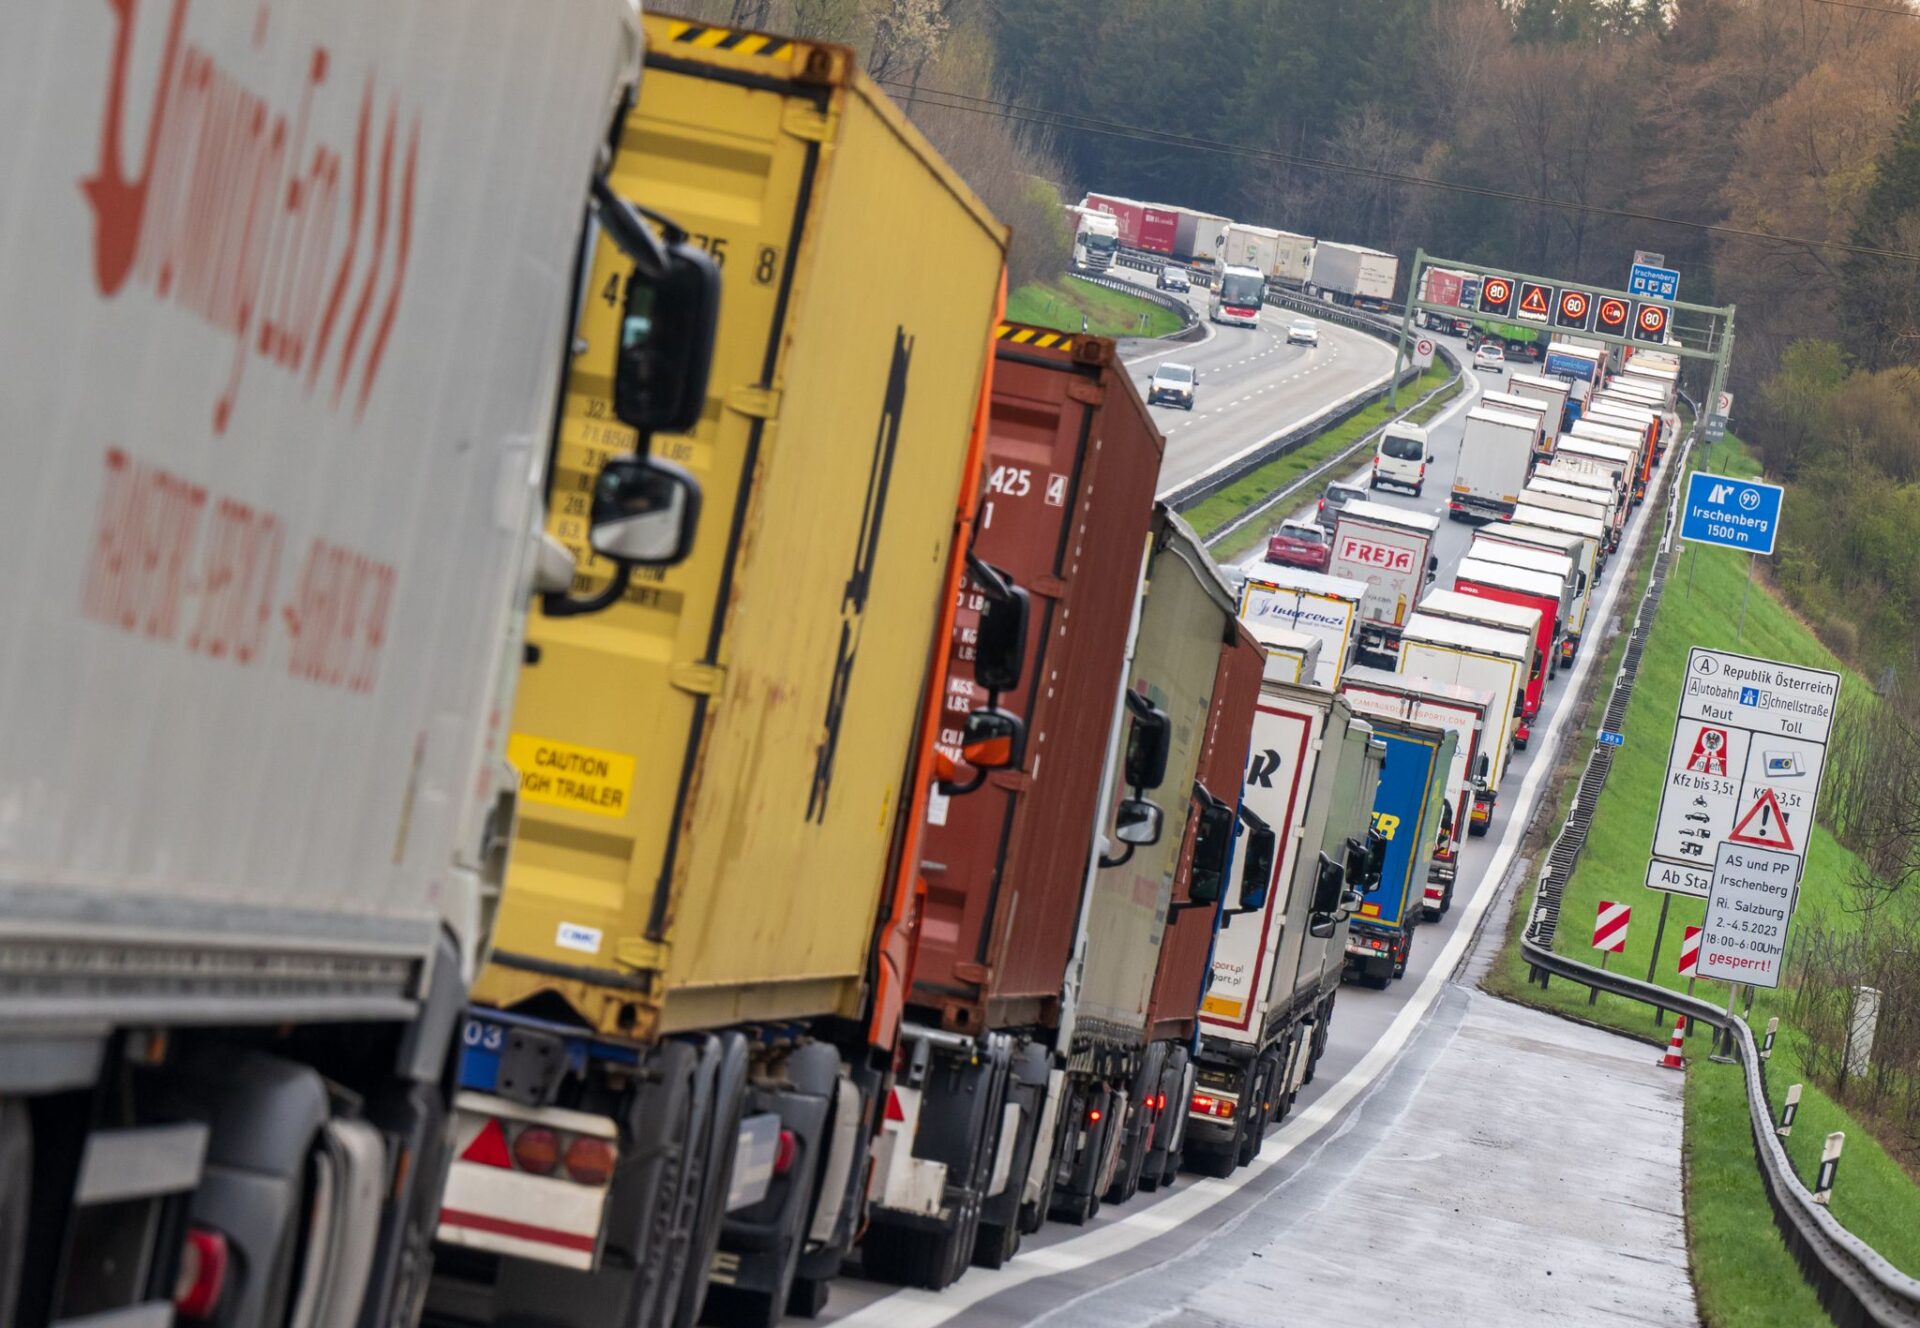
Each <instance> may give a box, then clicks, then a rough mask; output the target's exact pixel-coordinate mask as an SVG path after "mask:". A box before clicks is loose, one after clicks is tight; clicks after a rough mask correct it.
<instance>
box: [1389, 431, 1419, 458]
mask: <svg viewBox="0 0 1920 1328" xmlns="http://www.w3.org/2000/svg"><path fill="white" fill-rule="evenodd" d="M1380 450H1381V451H1382V452H1384V453H1386V454H1387V455H1388V456H1390V457H1392V458H1393V459H1394V460H1395V461H1418V460H1420V455H1421V453H1422V452H1423V451H1425V449H1424V448H1422V447H1421V446H1420V444H1419V443H1418V442H1417V441H1415V440H1414V439H1412V438H1395V437H1393V436H1391V435H1389V436H1388V437H1386V438H1384V439H1382V440H1381V442H1380Z"/></svg>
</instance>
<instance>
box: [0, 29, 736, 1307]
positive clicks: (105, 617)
mask: <svg viewBox="0 0 1920 1328" xmlns="http://www.w3.org/2000/svg"><path fill="white" fill-rule="evenodd" d="M165 8H166V11H167V12H164V13H155V12H152V11H155V10H158V9H160V7H158V6H145V7H143V8H142V10H141V12H140V14H139V15H138V21H137V20H136V14H135V6H133V5H130V4H120V5H111V6H109V5H99V6H68V5H55V6H48V5H24V6H14V7H12V8H10V10H9V13H8V40H7V41H6V43H5V44H4V46H0V76H4V79H5V83H6V86H7V87H8V88H9V89H10V90H12V93H13V106H12V109H11V111H10V113H9V114H8V115H7V116H6V117H5V119H4V121H0V162H4V163H5V167H6V176H7V180H8V183H9V187H10V190H11V191H12V192H11V198H12V199H13V200H14V202H15V206H12V207H10V208H8V209H7V210H6V212H5V215H4V218H3V219H0V351H4V355H5V359H6V364H7V373H8V388H7V391H6V392H5V393H4V394H0V424H4V428H0V440H4V441H0V449H4V451H5V453H6V457H5V462H4V469H5V474H6V481H5V483H4V484H0V518H4V519H3V520H0V548H3V549H4V550H5V552H6V559H7V562H6V566H7V569H8V576H7V579H6V583H5V584H6V589H5V590H4V591H0V597H4V602H5V603H6V605H7V608H8V610H9V612H8V613H7V615H6V619H5V621H6V623H7V628H6V631H5V634H4V635H5V645H4V650H5V656H6V659H7V669H6V675H5V682H4V684H0V730H3V731H4V732H5V733H6V735H7V741H6V743H5V746H4V750H0V798H3V799H4V803H5V805H6V806H7V808H8V809H9V810H8V829H7V832H6V834H5V836H4V840H3V842H0V931H4V932H5V933H6V934H7V935H8V936H9V937H11V938H12V940H11V942H10V944H9V945H8V946H7V947H6V949H5V952H4V956H3V957H0V1323H6V1324H20V1325H48V1324H53V1325H79V1324H83V1323H85V1324H106V1323H114V1324H127V1325H133V1324H168V1323H172V1322H174V1321H175V1316H176V1314H178V1315H179V1316H180V1317H181V1318H182V1319H191V1320H193V1321H195V1322H219V1323H231V1324H247V1325H280V1324H287V1323H293V1322H301V1323H305V1322H315V1323H318V1322H326V1323H368V1324H375V1323H378V1324H386V1323H411V1322H412V1321H413V1320H414V1319H415V1318H416V1317H417V1316H418V1313H419V1306H420V1297H421V1295H422V1293H423V1291H424V1287H425V1281H426V1275H427V1259H426V1255H427V1250H428V1245H429V1241H430V1239H431V1233H432V1231H433V1227H434V1213H435V1209H436V1206H437V1205H438V1203H439V1189H440V1181H441V1179H442V1177H443V1176H444V1174H445V1157H446V1152H447V1148H448V1129H447V1123H448V1116H449V1112H450V1111H451V1109H452V1102H451V1100H450V1097H451V1095H450V1092H449V1089H448V1085H449V1082H450V1069H451V1063H452V1060H453V1058H454V1056H455V1055H456V1035H457V1031H458V1027H459V1022H458V1014H459V1011H460V1007H461V1003H462V1000H463V999H464V996H465V991H466V987H467V983H468V981H469V980H470V978H471V976H472V973H473V969H474V966H475V965H476V964H477V963H478V962H479V957H480V955H481V953H482V952H483V951H484V949H485V947H486V944H487V924H488V919H489V915H490V912H491V904H492V900H493V898H494V896H495V894H496V892H497V889H498V881H499V872H500V863H501V852H502V847H503V845H504V842H505V837H506V835H507V833H508V830H509V828H510V826H511V823H512V817H513V807H514V796H515V795H514V785H515V781H514V780H513V779H512V778H511V777H510V773H509V771H508V770H507V767H506V756H507V748H506V746H505V743H504V741H503V739H504V734H503V732H502V729H501V726H500V724H499V716H500V713H501V711H502V709H503V708H504V707H506V706H508V705H510V704H511V698H512V690H513V683H514V681H515V676H516V675H515V665H516V664H517V661H518V659H519V656H520V651H521V641H520V623H521V620H522V618H523V617H524V613H525V608H526V602H527V598H528V595H529V593H530V592H531V591H534V590H538V591H540V592H541V593H545V594H551V595H554V596H556V597H559V598H561V599H566V598H567V594H568V588H569V584H570V581H571V578H572V575H573V566H572V561H571V558H570V557H569V554H568V552H567V551H566V550H565V549H564V548H561V547H559V546H557V545H554V544H551V543H549V542H545V541H542V540H539V539H537V537H536V533H537V530H538V524H539V507H540V504H541V501H542V496H543V477H544V476H545V474H546V471H547V463H548V456H547V453H548V445H549V442H550V440H551V438H552V433H553V422H554V418H555V410H556V405H557V403H558V401H559V399H560V382H561V375H562V372H563V370H564V369H565V367H566V366H565V364H564V362H563V357H562V355H561V354H560V353H558V352H559V348H560V347H562V346H563V345H565V344H566V341H567V334H568V332H569V331H570V327H569V314H570V310H571V309H572V307H573V304H574V301H575V299H576V295H577V291H576V282H575V280H574V277H573V273H574V268H575V262H576V257H577V255H578V253H579V250H580V246H581V237H582V235H583V232H584V230H585V226H586V222H587V216H588V211H589V200H590V198H592V197H593V196H595V194H600V195H601V197H602V201H603V202H604V203H605V207H604V208H603V209H602V213H601V225H602V227H603V228H604V230H605V231H606V233H607V234H609V235H610V236H618V237H619V240H620V242H621V243H623V244H626V245H629V246H637V249H635V250H634V251H633V252H631V253H628V254H626V255H625V256H623V259H622V264H621V267H622V275H623V277H624V278H625V282H626V290H627V294H628V296H630V297H631V298H632V299H634V300H636V301H637V302H639V303H640V304H641V305H642V306H647V305H650V306H651V307H652V308H653V311H654V312H655V313H656V314H657V315H658V317H659V318H660V320H661V321H660V325H661V326H662V327H665V328H671V329H672V330H673V334H674V335H673V336H672V338H670V339H665V340H656V341H649V340H647V339H645V338H639V337H635V338H630V339H629V340H628V342H627V344H626V345H625V346H624V347H622V346H621V345H620V343H619V342H618V340H617V339H616V338H614V337H611V336H609V337H607V338H603V339H600V340H597V341H595V342H594V343H593V344H592V345H590V346H585V347H579V348H576V351H575V353H574V354H573V356H572V360H573V365H574V368H575V369H576V370H577V371H589V372H592V373H595V374H597V375H599V376H601V377H602V378H603V379H612V380H614V381H615V382H617V383H618V384H619V385H620V387H621V388H622V393H621V395H620V398H619V400H618V401H617V402H613V403H610V409H609V410H608V412H607V414H606V416H605V417H604V422H603V425H602V428H603V431H604V442H603V444H602V450H601V452H600V454H599V457H600V461H598V462H596V464H595V465H594V467H593V470H594V472H595V473H593V474H588V475H586V476H585V477H584V478H585V480H586V483H585V485H584V486H583V487H582V488H581V490H580V491H579V494H578V498H577V501H578V502H579V509H578V511H579V523H580V525H581V527H582V532H583V535H585V536H587V537H588V538H590V539H591V540H592V541H593V543H594V546H595V547H596V548H598V549H599V550H600V551H601V552H602V554H603V555H605V556H607V557H611V558H617V559H619V560H621V566H623V567H631V564H632V563H633V562H634V561H635V560H639V561H644V562H658V561H668V560H670V559H671V558H672V557H673V556H674V555H675V553H676V552H677V551H678V550H679V549H680V547H681V546H682V545H683V544H684V541H685V539H686V538H687V537H688V536H689V535H690V533H691V531H692V528H693V521H692V518H693V516H694V515H695V512H696V509H697V490H696V488H695V487H694V486H693V484H692V482H691V481H690V479H689V478H688V477H687V475H686V474H685V472H683V471H680V470H678V469H676V468H673V467H671V466H667V465H663V464H661V463H659V462H657V461H656V460H654V459H653V458H651V457H649V456H648V455H647V454H646V453H645V452H644V451H643V450H640V449H644V448H645V447H646V445H647V438H648V435H650V434H651V433H653V432H654V431H656V430H659V431H663V432H672V431H673V430H675V429H678V428H684V427H685V418H684V414H683V412H682V411H680V410H679V409H678V406H679V403H678V402H676V401H675V400H674V399H673V397H674V392H673V390H672V387H671V385H673V384H678V383H684V382H687V381H690V380H692V381H697V380H698V378H699V377H700V374H701V372H702V368H703V364H704V354H705V351H706V349H708V348H710V344H711V343H710V340H709V339H708V338H707V337H705V336H704V335H703V334H702V331H701V329H702V328H703V327H710V326H711V319H712V317H713V312H714V310H713V301H714V299H715V290H716V281H717V278H716V276H715V272H714V269H713V266H712V265H711V263H710V262H708V261H707V260H706V259H705V258H704V257H703V256H697V255H695V254H694V253H692V252H691V250H690V248H689V246H687V245H686V244H685V243H684V241H685V236H684V233H682V232H680V231H679V230H678V228H677V227H675V226H674V225H673V224H672V223H671V222H669V221H667V220H665V219H664V218H663V219H662V220H661V223H660V229H659V230H658V231H656V230H654V229H651V228H649V227H647V226H646V225H645V224H644V223H642V222H641V221H640V220H639V218H638V217H637V216H636V215H635V214H634V213H633V212H632V211H631V210H630V209H628V208H627V207H625V206H624V205H623V204H621V203H619V202H618V201H617V200H612V199H611V196H610V195H606V194H605V193H604V191H603V190H601V189H600V188H599V186H598V185H597V184H596V182H595V177H596V175H597V174H598V171H599V168H600V154H601V149H602V145H603V144H604V143H605V142H606V140H607V133H608V130H609V128H610V127H611V126H612V125H613V123H614V119H613V117H614V112H615V109H616V107H617V106H618V105H619V104H620V102H621V101H622V100H623V99H624V98H625V97H626V96H627V95H628V93H629V92H630V91H631V89H632V86H633V83H634V80H635V78H636V77H637V76H638V73H639V62H638V56H639V50H640V33H639V29H638V25H637V22H636V20H635V18H634V10H633V7H632V6H630V5H627V4H621V3H614V2H612V0H560V2H558V3H554V4H548V5H541V6H524V5H522V6H456V7H452V8H449V7H447V6H430V5H427V4H422V3H412V2H395V0H382V2H380V3H374V2H373V0H343V2H342V3H339V4H330V5H306V6H283V7H279V8H277V9H276V10H275V12H274V14H273V21H272V22H271V23H270V24H269V23H268V22H267V21H266V11H265V10H264V9H262V10H260V11H259V12H258V13H256V12H255V10H254V8H253V7H244V8H243V7H241V6H235V5H197V6H193V7H192V8H191V9H189V7H188V6H187V5H185V4H179V5H172V6H167V7H165ZM169 14H170V17H169ZM455 51H457V52H459V55H460V58H459V59H455V58H453V55H452V53H453V52H455ZM375 106H377V107H378V108H379V109H378V113H377V115H376V114H375V113H374V112H373V111H372V110H371V108H373V107H375ZM123 117H124V121H123ZM289 141H291V143H292V144H293V145H295V146H297V147H298V148H299V153H298V155H296V153H295V152H294V151H291V150H287V151H283V150H282V146H283V145H284V144H286V143H288V142H289ZM269 145H271V150H269ZM417 182H418V183H417ZM375 197H377V199H378V206H377V207H376V206H375V205H374V204H373V203H372V202H371V201H366V200H372V199H374V198H375ZM503 200H506V204H507V205H503ZM363 201H366V206H364V207H363V206H362V203H363ZM642 201H652V202H656V203H657V202H658V199H657V198H648V199H643V200H642ZM629 273H630V275H629ZM329 292H330V293H329ZM619 302H620V301H619V298H618V297H616V304H618V303H619ZM610 321H611V320H610ZM650 382H657V383H663V384H668V385H669V387H668V389H667V390H666V391H664V392H660V391H657V390H652V391H651V394H650V389H649V388H648V386H647V385H648V384H649V383H650ZM636 387H637V388H638V389H639V390H638V391H637V392H636V390H635V389H636ZM636 430H638V433H636ZM589 496H591V500H590V498H589ZM555 501H556V502H560V501H561V500H560V499H559V498H556V499H555ZM86 510H90V511H92V512H93V514H94V515H93V519H92V520H90V521H89V520H83V519H82V512H83V511H86ZM583 621H585V620H584V619H583ZM299 1316H305V1317H299Z"/></svg>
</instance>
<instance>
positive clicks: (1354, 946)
mask: <svg viewBox="0 0 1920 1328" xmlns="http://www.w3.org/2000/svg"><path fill="white" fill-rule="evenodd" d="M1368 723H1369V726H1370V727H1371V728H1372V729H1373V737H1374V741H1376V742H1380V743H1384V744H1385V745H1386V749H1387V750H1386V756H1385V759H1384V760H1383V761H1382V763H1381V766H1380V782H1379V783H1378V784H1377V785H1376V786H1375V791H1374V795H1373V808H1372V816H1373V832H1374V833H1375V834H1376V835H1378V836H1379V837H1380V838H1381V840H1383V841H1384V842H1385V850H1386V851H1385V855H1384V858H1383V860H1382V870H1381V872H1380V876H1379V879H1378V880H1376V881H1373V882H1372V883H1371V884H1369V885H1368V886H1367V888H1366V889H1365V890H1364V891H1362V892H1361V902H1360V907H1359V909H1357V910H1356V911H1355V912H1354V914H1353V917H1352V918H1351V919H1350V920H1349V921H1348V923H1347V964H1346V971H1347V974H1348V976H1351V977H1354V978H1358V979H1359V980H1360V981H1362V982H1364V983H1366V984H1367V985H1368V986H1372V987H1384V986H1386V985H1387V983H1388V982H1389V981H1390V980H1391V979H1393V978H1398V977H1404V976H1405V975H1406V971H1407V960H1408V958H1409V957H1410V956H1411V955H1412V953H1413V929H1414V927H1415V926H1416V925H1417V924H1418V923H1419V921H1420V916H1421V914H1422V912H1423V911H1424V908H1425V902H1424V901H1425V898H1426V883H1427V875H1428V872H1429V870H1430V868H1431V867H1432V865H1433V851H1434V847H1435V845H1436V843H1437V842H1438V841H1439V840H1440V838H1441V836H1442V835H1443V834H1444V835H1446V837H1447V839H1448V841H1449V842H1451V839H1452V836H1451V834H1450V833H1449V832H1446V831H1443V830H1442V828H1441V827H1442V825H1443V823H1444V822H1445V820H1446V819H1447V781H1448V777H1449V773H1450V771H1451V768H1452V765H1453V754H1454V750H1455V747H1456V746H1457V739H1456V738H1455V736H1454V734H1453V731H1452V730H1451V729H1445V728H1436V727H1432V726H1430V725H1426V724H1420V723H1416V722H1414V721H1411V720H1406V719H1388V718H1384V717H1381V716H1374V717H1372V718H1371V719H1370V720H1369V721H1368Z"/></svg>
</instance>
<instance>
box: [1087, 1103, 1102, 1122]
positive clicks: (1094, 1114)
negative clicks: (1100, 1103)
mask: <svg viewBox="0 0 1920 1328" xmlns="http://www.w3.org/2000/svg"><path fill="white" fill-rule="evenodd" d="M1105 1114H1106V1113H1104V1112H1102V1111H1101V1110H1100V1108H1098V1107H1095V1108H1093V1109H1092V1110H1091V1111H1089V1112H1088V1113H1087V1124H1089V1125H1098V1124H1099V1123H1100V1117H1101V1116H1103V1115H1105Z"/></svg>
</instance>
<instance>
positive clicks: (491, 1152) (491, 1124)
mask: <svg viewBox="0 0 1920 1328" xmlns="http://www.w3.org/2000/svg"><path fill="white" fill-rule="evenodd" d="M460 1160H461V1161H462V1162H477V1163H479V1164H480V1165H481V1166H483V1167H501V1168H504V1169H505V1170H508V1171H511V1170H513V1157H512V1155H511V1154H509V1153H508V1152H507V1132H506V1131H505V1130H503V1129H501V1128H500V1122H499V1121H497V1120H490V1121H488V1122H487V1123H486V1124H485V1125H482V1126H481V1127H480V1133H478V1134H476V1135H474V1136H473V1142H472V1143H470V1144H468V1145H467V1147H466V1150H465V1151H464V1152H462V1153H461V1154H460Z"/></svg>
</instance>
